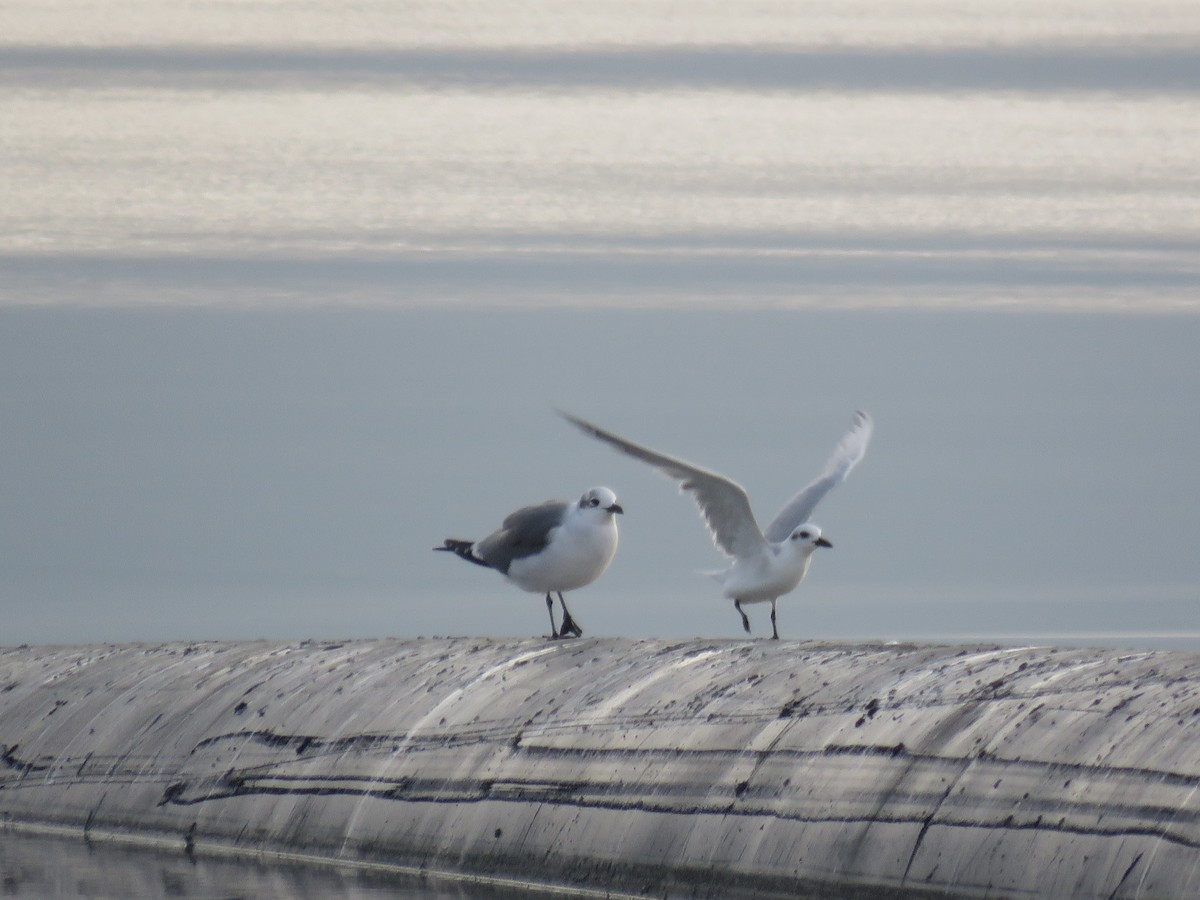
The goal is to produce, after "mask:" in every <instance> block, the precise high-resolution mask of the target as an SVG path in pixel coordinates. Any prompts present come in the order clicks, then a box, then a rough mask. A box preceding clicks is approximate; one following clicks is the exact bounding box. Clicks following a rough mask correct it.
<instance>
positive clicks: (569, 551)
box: [504, 506, 617, 594]
mask: <svg viewBox="0 0 1200 900" xmlns="http://www.w3.org/2000/svg"><path fill="white" fill-rule="evenodd" d="M616 552H617V520H616V518H615V517H614V516H613V515H612V514H611V513H610V512H609V511H608V510H607V509H598V508H597V509H593V508H590V507H579V506H572V507H571V508H570V509H568V510H567V514H566V516H565V517H564V518H563V522H562V524H561V525H558V526H556V527H554V528H552V529H550V531H549V532H548V533H547V535H546V547H545V549H544V550H542V552H541V553H539V554H537V555H536V556H526V557H523V558H520V559H514V560H513V561H512V562H511V563H509V566H508V572H507V573H505V576H504V577H505V578H507V579H508V580H509V581H510V582H512V583H513V584H515V585H516V586H517V587H519V588H521V589H522V590H525V591H531V592H533V593H535V594H545V593H547V592H549V591H573V590H575V589H576V588H581V587H583V586H584V585H588V584H591V583H592V582H593V581H595V580H596V579H597V578H599V577H600V576H601V575H603V574H604V570H605V569H607V568H608V564H609V563H610V562H612V560H613V556H615V555H616Z"/></svg>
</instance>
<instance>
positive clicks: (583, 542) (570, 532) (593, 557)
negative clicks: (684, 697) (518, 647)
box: [433, 487, 625, 638]
mask: <svg viewBox="0 0 1200 900" xmlns="http://www.w3.org/2000/svg"><path fill="white" fill-rule="evenodd" d="M624 511H625V510H623V509H622V508H621V506H620V504H619V503H617V495H616V494H614V493H613V492H612V491H610V490H609V489H608V488H606V487H596V488H592V489H591V490H589V491H587V492H586V493H585V494H584V495H583V496H582V497H580V498H579V500H578V501H576V502H574V503H569V502H565V501H561V500H548V501H546V502H545V503H539V504H538V505H537V506H524V507H522V508H521V509H518V510H517V511H516V512H514V513H512V514H511V515H509V516H508V517H507V518H506V519H505V520H504V522H503V523H501V525H500V527H499V528H497V529H496V530H495V531H493V532H492V533H491V534H489V535H488V536H487V537H485V538H484V539H483V540H481V541H466V540H461V539H459V538H446V540H445V541H444V542H443V544H442V546H441V547H434V548H433V549H434V550H445V551H448V552H450V553H453V554H455V555H457V556H459V557H460V558H462V559H465V560H466V561H467V562H472V563H475V564H476V565H478V566H484V567H485V568H489V569H495V570H496V571H497V572H499V573H500V574H501V575H503V576H504V577H505V578H507V579H508V580H509V581H510V582H512V583H513V584H515V585H516V586H517V587H519V588H521V589H522V590H525V591H530V592H532V593H535V594H542V593H544V594H545V595H546V609H547V610H549V612H550V636H551V637H555V638H560V637H564V638H565V637H567V636H568V635H569V634H573V635H574V636H575V637H579V636H580V635H582V634H583V629H582V628H580V627H579V626H578V625H576V624H575V620H574V619H573V618H571V612H570V610H568V609H567V601H565V600H564V599H563V595H562V592H563V591H573V590H575V589H576V588H581V587H583V586H584V585H585V584H591V583H592V582H593V581H595V580H596V579H597V578H599V577H600V576H601V575H603V574H604V570H605V569H607V568H608V564H609V563H610V562H612V558H613V555H614V554H615V553H616V552H617V521H616V518H615V517H616V516H617V515H618V514H619V513H623V512H624ZM552 592H553V593H556V594H558V602H559V603H561V604H562V612H563V619H562V627H561V628H556V627H555V625H554V601H553V600H552V599H551V598H550V594H551V593H552Z"/></svg>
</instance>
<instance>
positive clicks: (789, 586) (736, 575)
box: [708, 540, 816, 603]
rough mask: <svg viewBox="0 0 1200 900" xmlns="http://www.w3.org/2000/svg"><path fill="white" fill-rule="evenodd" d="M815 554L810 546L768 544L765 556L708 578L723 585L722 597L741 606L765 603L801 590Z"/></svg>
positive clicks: (746, 559) (750, 558)
mask: <svg viewBox="0 0 1200 900" xmlns="http://www.w3.org/2000/svg"><path fill="white" fill-rule="evenodd" d="M814 550H816V547H815V546H814V545H812V544H810V543H807V542H804V543H800V542H797V541H791V540H787V541H783V542H782V543H779V544H769V545H768V546H767V550H766V552H764V553H759V554H756V555H754V556H748V557H743V558H741V559H736V560H734V562H733V565H731V566H730V567H729V568H728V569H725V570H724V571H721V572H710V573H708V574H709V576H710V577H711V578H714V579H715V580H717V581H718V582H720V583H721V585H722V587H723V588H724V590H723V591H722V592H721V593H722V596H724V597H726V598H728V599H730V600H740V601H741V602H742V603H766V602H768V601H770V600H774V599H775V598H776V597H782V596H783V595H784V594H787V593H790V592H792V591H794V590H795V589H796V588H797V587H798V586H799V584H800V582H801V581H803V580H804V576H805V575H806V574H808V565H809V563H811V562H812V555H813V551H814Z"/></svg>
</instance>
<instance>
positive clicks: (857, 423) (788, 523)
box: [766, 410, 875, 543]
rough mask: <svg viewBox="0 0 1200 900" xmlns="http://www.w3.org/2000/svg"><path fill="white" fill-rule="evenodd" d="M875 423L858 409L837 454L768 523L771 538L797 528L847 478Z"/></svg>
mask: <svg viewBox="0 0 1200 900" xmlns="http://www.w3.org/2000/svg"><path fill="white" fill-rule="evenodd" d="M874 427H875V426H874V423H873V422H872V421H871V417H870V416H868V415H867V414H866V413H865V412H862V411H861V410H859V411H858V412H857V413H855V415H854V424H853V425H852V426H850V430H849V431H847V432H846V434H845V436H844V437H843V438H842V440H841V441H840V442H839V443H838V445H837V449H836V450H834V451H833V456H831V457H829V462H827V463H825V471H823V472H822V473H821V474H820V476H819V477H818V478H817V480H816V481H814V482H813V483H812V484H810V485H809V486H808V487H806V488H805V489H804V490H802V491H801V492H800V493H798V494H797V495H796V496H795V497H793V498H792V499H791V501H790V502H789V503H788V505H787V506H785V507H784V508H783V509H781V510H780V511H779V515H777V516H776V517H775V520H774V521H773V522H772V523H771V524H770V525H768V526H767V531H766V535H767V540H768V541H771V542H772V543H778V542H779V541H782V540H784V539H785V538H786V537H787V536H788V535H789V534H791V533H792V532H793V531H795V530H796V527H797V526H798V525H802V524H804V523H805V522H807V521H808V517H809V516H811V515H812V512H813V510H814V509H815V508H816V506H817V504H818V503H820V502H821V498H822V497H824V496H825V495H826V494H828V493H829V492H830V491H831V490H833V488H834V487H835V486H836V485H838V484H840V483H841V482H842V481H844V480H845V478H846V476H847V475H849V474H850V470H851V469H853V468H854V466H855V464H856V463H857V462H858V461H859V460H860V459H862V458H863V455H864V454H865V453H866V452H867V443H868V442H869V441H870V440H871V432H872V430H873V429H874Z"/></svg>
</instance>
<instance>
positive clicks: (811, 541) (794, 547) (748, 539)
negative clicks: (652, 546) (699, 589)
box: [562, 412, 873, 639]
mask: <svg viewBox="0 0 1200 900" xmlns="http://www.w3.org/2000/svg"><path fill="white" fill-rule="evenodd" d="M562 416H563V417H564V418H565V419H566V420H567V421H569V422H571V423H572V424H574V425H576V426H578V427H579V428H581V429H583V431H585V432H586V433H587V434H590V435H591V436H592V437H594V438H598V439H599V440H602V441H604V442H605V443H607V444H611V445H612V446H613V447H615V448H617V449H618V450H620V451H621V452H622V453H627V454H629V455H630V456H632V457H634V458H635V459H640V460H641V461H642V462H644V463H649V464H650V465H652V466H654V468H656V469H658V470H659V471H660V472H662V473H664V474H665V475H667V476H669V477H670V478H674V479H675V480H676V481H678V482H679V489H680V490H681V491H690V492H691V493H692V495H693V496H694V497H695V500H696V504H697V505H698V506H699V507H700V514H701V515H702V516H704V520H705V522H707V523H708V528H709V531H711V532H712V537H713V542H714V543H715V544H716V545H717V546H718V547H719V548H720V549H721V550H723V551H724V552H725V553H726V554H727V555H728V556H731V557H733V564H732V565H731V566H730V567H729V568H728V569H725V570H724V571H721V572H713V573H711V574H712V577H714V578H715V579H716V580H717V581H719V582H720V583H721V584H722V586H723V587H724V592H723V593H724V596H725V597H728V598H729V599H731V600H733V605H734V607H735V608H736V609H737V611H738V613H740V614H741V617H742V627H743V628H745V630H746V633H747V634H749V632H750V619H749V618H748V617H747V615H746V613H745V611H744V610H743V609H742V604H743V603H766V602H768V601H769V602H770V604H771V631H772V634H771V637H772V638H776V639H778V637H779V628H778V626H777V624H776V620H775V614H776V605H777V604H778V602H779V598H780V597H782V596H783V595H784V594H786V593H788V592H789V591H792V590H794V589H795V588H796V586H797V585H799V584H800V582H801V581H803V580H804V576H805V574H806V573H807V572H808V565H809V563H810V562H811V561H812V554H813V552H814V551H816V549H817V548H818V547H832V546H833V544H831V543H830V542H829V541H828V540H827V539H826V538H825V536H824V535H822V533H821V529H820V527H819V526H817V525H815V524H813V523H812V522H810V521H809V520H808V519H809V516H811V515H812V512H813V509H814V508H815V507H816V505H817V504H818V503H819V502H820V501H821V498H823V497H824V496H825V495H826V494H828V493H829V492H830V491H831V490H832V489H833V488H834V486H836V485H837V484H839V483H840V482H842V481H843V480H844V479H845V478H846V476H847V475H848V474H849V473H850V470H851V469H853V468H854V466H855V464H857V463H858V461H859V460H860V459H862V458H863V454H864V453H866V451H867V443H868V442H869V441H870V439H871V431H872V429H873V423H872V421H871V417H870V416H868V415H867V414H866V413H865V412H858V413H856V415H855V417H854V424H853V425H852V426H851V427H850V430H849V431H848V432H846V434H845V436H843V437H842V440H841V442H840V443H839V444H838V445H837V449H835V450H834V451H833V455H832V456H831V457H830V458H829V462H828V463H826V464H825V470H824V471H823V472H821V474H820V476H818V477H817V479H816V480H815V481H813V482H812V483H811V484H810V485H808V486H807V487H806V488H804V489H803V490H802V491H800V493H798V494H797V495H796V496H795V497H793V498H792V499H791V500H790V501H789V502H788V504H787V505H786V506H785V507H784V508H783V509H782V510H781V511H780V513H779V515H777V516H776V517H775V518H774V520H773V521H772V522H771V524H770V525H768V526H767V527H766V530H765V531H764V530H760V529H759V527H758V522H757V521H756V520H755V518H754V513H753V511H751V509H750V498H749V497H747V496H746V490H745V488H743V487H742V486H741V485H740V484H738V483H736V482H734V481H730V480H729V479H728V478H726V477H725V476H724V475H718V474H717V473H716V472H710V471H709V470H707V469H702V468H700V467H699V466H694V465H692V464H691V463H687V462H684V461H683V460H681V459H675V458H674V457H672V456H667V455H666V454H665V453H659V452H657V451H655V450H651V449H649V448H648V447H643V446H642V445H640V444H635V443H634V442H633V441H630V440H626V439H625V438H623V437H621V436H620V435H617V434H613V433H612V432H611V431H605V430H604V429H603V428H600V427H598V426H596V425H593V424H592V423H591V422H586V421H584V420H583V419H579V418H576V417H575V416H572V415H569V414H567V413H562Z"/></svg>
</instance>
